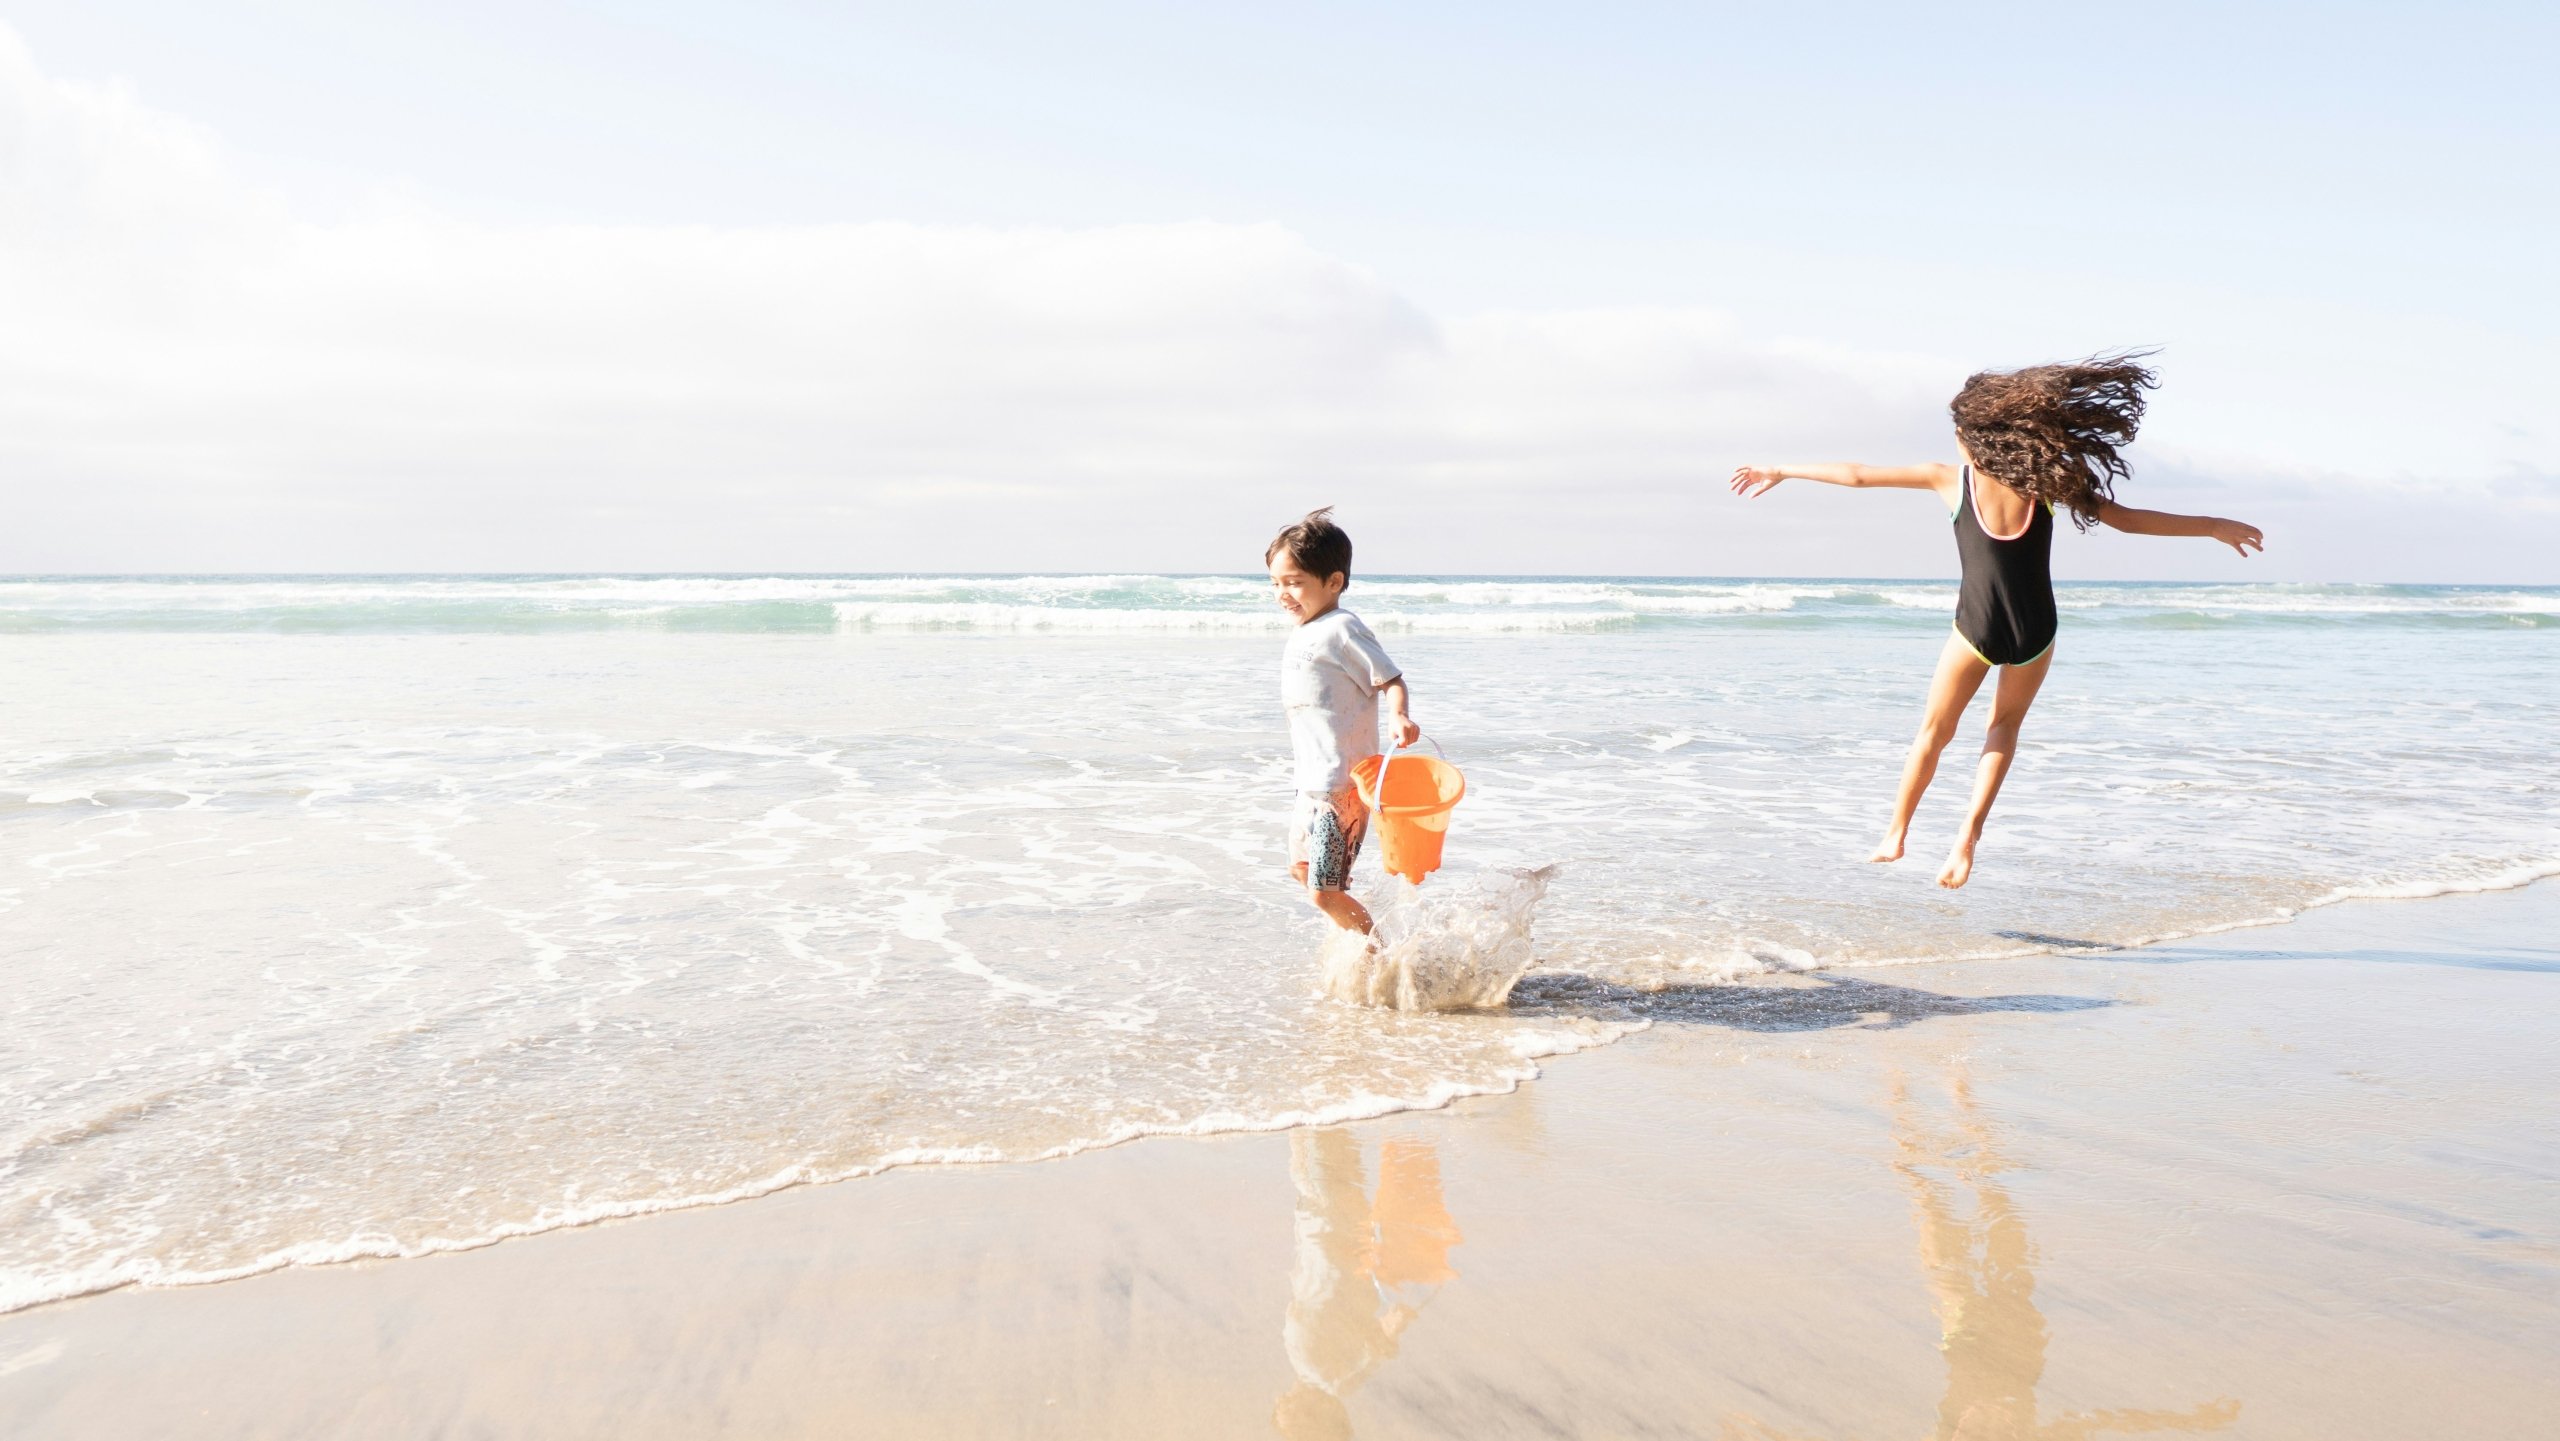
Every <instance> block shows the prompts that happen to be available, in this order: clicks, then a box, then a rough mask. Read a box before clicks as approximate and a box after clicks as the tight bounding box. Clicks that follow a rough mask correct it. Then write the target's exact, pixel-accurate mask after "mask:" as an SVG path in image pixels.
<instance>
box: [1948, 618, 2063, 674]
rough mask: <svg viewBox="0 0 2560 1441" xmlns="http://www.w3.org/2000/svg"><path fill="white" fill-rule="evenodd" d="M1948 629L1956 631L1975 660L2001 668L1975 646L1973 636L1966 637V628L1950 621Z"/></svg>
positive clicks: (1998, 663)
mask: <svg viewBox="0 0 2560 1441" xmlns="http://www.w3.org/2000/svg"><path fill="white" fill-rule="evenodd" d="M1947 629H1949V630H1951V631H1954V632H1955V633H1956V639H1957V640H1960V641H1962V642H1964V648H1965V649H1966V650H1969V651H1972V652H1973V658H1974V659H1975V660H1978V661H1980V662H1982V663H1983V664H1984V665H1987V666H1990V667H1992V668H1994V669H1997V668H1998V667H1999V665H2000V662H1998V661H1996V660H1993V659H1992V658H1991V657H1989V656H1987V655H1984V654H1983V653H1982V648H1981V647H1979V646H1977V645H1975V644H1974V643H1973V637H1971V636H1969V635H1966V634H1965V633H1964V627H1963V626H1960V625H1957V624H1956V623H1955V622H1953V621H1949V622H1947ZM2045 649H2047V650H2051V649H2053V647H2051V646H2047V647H2045Z"/></svg>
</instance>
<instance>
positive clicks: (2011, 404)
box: [1733, 355, 2266, 889]
mask: <svg viewBox="0 0 2560 1441" xmlns="http://www.w3.org/2000/svg"><path fill="white" fill-rule="evenodd" d="M2142 358H2143V357H2142V356H2140V355H2113V356H2096V357H2092V358H2090V359H2088V360H2081V361H2074V362H2071V363H2069V364H2066V365H2037V366H2030V367H2029V368H2027V369H2025V370H2014V371H2007V372H1999V371H1984V372H1982V373H1981V374H1979V375H1976V376H1974V377H1973V378H1972V379H1970V380H1967V381H1966V382H1965V383H1964V389H1962V390H1960V391H1958V392H1957V393H1956V398H1955V401H1954V403H1953V404H1951V405H1949V406H1948V407H1947V409H1948V411H1949V412H1950V413H1951V414H1952V415H1953V416H1954V418H1955V429H1956V451H1957V454H1958V455H1960V456H1961V457H1963V459H1962V462H1961V463H1960V464H1957V465H1906V466H1874V465H1782V466H1748V465H1746V466H1743V467H1741V468H1740V469H1738V470H1736V471H1734V473H1733V493H1734V494H1736V495H1742V496H1753V495H1763V494H1766V493H1767V492H1768V491H1769V490H1771V489H1772V488H1774V487H1775V486H1776V485H1777V484H1778V482H1780V481H1782V480H1818V481H1821V482H1823V483H1825V484H1827V485H1846V486H1855V487H1868V486H1880V487H1889V488H1893V489H1901V490H1928V491H1935V492H1936V493H1937V496H1938V499H1939V500H1940V501H1941V502H1942V503H1944V504H1945V505H1946V507H1947V509H1948V511H1949V512H1950V513H1951V514H1952V516H1953V517H1954V520H1955V532H1956V557H1957V559H1958V560H1959V561H1960V562H1961V563H1962V566H1963V576H1964V582H1963V585H1962V588H1961V589H1960V590H1959V591H1958V592H1957V596H1956V623H1955V633H1954V634H1953V635H1950V636H1949V637H1948V638H1947V644H1946V648H1945V649H1944V650H1943V651H1941V652H1940V653H1939V655H1938V673H1937V677H1936V678H1935V679H1934V680H1932V681H1931V682H1930V683H1929V702H1928V708H1927V709H1926V710H1925V711H1924V712H1923V713H1922V716H1921V720H1920V734H1919V736H1918V738H1917V739H1915V740H1913V741H1912V743H1911V754H1910V756H1909V758H1908V759H1906V760H1905V761H1904V763H1903V767H1902V789H1901V790H1900V791H1899V792H1898V793H1897V794H1896V795H1895V797H1894V802H1893V820H1892V822H1891V824H1889V825H1887V826H1886V827H1885V833H1884V840H1883V842H1882V843H1881V844H1879V845H1878V846H1877V847H1876V853H1875V855H1874V856H1873V857H1871V858H1870V859H1873V860H1879V861H1898V860H1900V859H1902V843H1903V837H1904V836H1905V835H1906V834H1907V833H1908V832H1909V831H1910V829H1911V813H1912V811H1914V810H1916V809H1917V808H1918V807H1919V805H1920V795H1921V793H1922V792H1923V791H1926V790H1927V789H1928V788H1929V780H1930V778H1931V777H1932V776H1935V775H1936V774H1937V773H1938V753H1939V752H1940V751H1943V750H1945V749H1946V747H1947V742H1948V741H1950V740H1952V739H1954V738H1955V733H1956V722H1957V721H1958V720H1960V719H1961V718H1962V717H1963V716H1964V710H1965V707H1966V706H1967V705H1969V704H1971V703H1972V701H1973V696H1974V692H1975V691H1977V690H1979V689H1981V687H1982V682H1983V678H1984V677H1986V676H1988V675H1990V674H1991V672H1992V670H1993V669H1994V668H1995V667H1997V668H1998V669H1999V670H2000V688H1999V691H1998V693H1997V694H1996V695H1995V696H1994V698H1993V700H1992V703H1991V726H1990V730H1989V731H1988V733H1987V734H1985V735H1984V737H1983V741H1982V764H1981V767H1980V769H1979V770H1977V771H1976V772H1975V775H1974V783H1973V809H1972V811H1971V812H1970V813H1968V814H1967V815H1966V817H1965V824H1964V830H1963V833H1962V834H1961V835H1959V836H1958V837H1957V839H1956V844H1955V849H1954V851H1953V852H1952V853H1950V854H1949V855H1948V857H1947V864H1946V866H1945V868H1944V869H1942V870H1940V871H1939V872H1938V884H1940V885H1942V886H1946V887H1948V888H1949V889H1953V888H1954V887H1957V886H1961V885H1963V884H1964V883H1965V882H1966V881H1967V880H1968V879H1970V878H1971V877H1972V875H1973V850H1974V847H1975V846H1976V845H1978V844H1980V843H1981V840H1982V823H1983V822H1984V820H1986V819H1988V818H1989V816H1990V814H1991V803H1992V801H1994V800H1995V799H1997V798H1998V797H1999V795H2000V782H2001V781H2002V780H2004V779H2006V778H2007V776H2008V774H2009V762H2010V760H2011V758H2012V757H2014V756H2015V755H2016V754H2017V750H2018V728H2019V726H2020V725H2022V724H2023V723H2024V722H2025V721H2026V718H2027V707H2028V706H2030V705H2032V704H2034V703H2035V698H2036V690H2037V688H2038V687H2040V686H2042V685H2043V684H2044V675H2045V671H2046V670H2047V669H2048V668H2050V667H2051V665H2052V664H2053V640H2054V634H2055V632H2056V631H2057V630H2058V629H2059V628H2060V617H2059V616H2058V615H2057V613H2056V612H2055V609H2054V603H2053V568H2052V557H2053V532H2054V517H2055V515H2056V513H2057V511H2058V510H2068V511H2070V512H2071V520H2072V524H2074V525H2075V526H2077V527H2078V528H2080V529H2082V530H2087V529H2088V528H2089V527H2090V526H2091V525H2092V524H2097V525H2106V526H2112V527H2114V528H2115V529H2117V530H2121V531H2127V532H2130V533H2132V534H2134V535H2194V536H2205V537H2209V538H2211V539H2213V540H2218V541H2221V542H2222V543H2223V544H2225V545H2227V546H2229V547H2231V548H2232V549H2233V550H2235V551H2238V552H2239V553H2240V554H2241V555H2243V556H2246V555H2248V554H2249V553H2250V552H2251V551H2253V550H2264V549H2265V548H2266V541H2265V539H2264V537H2262V536H2260V535H2259V533H2258V528H2257V527H2256V526H2253V525H2243V524H2241V523H2240V522H2239V521H2236V520H2222V519H2219V518H2217V517H2214V516H2205V515H2172V514H2170V513H2169V512H2167V511H2158V510H2135V509H2133V508H2131V507H2130V506H2123V505H2118V504H2117V503H2116V500H2115V482H2117V481H2119V480H2122V479H2124V478H2125V477H2126V476H2127V475H2129V474H2130V473H2131V469H2132V468H2131V467H2130V466H2129V465H2127V464H2126V462H2125V460H2124V457H2123V456H2122V455H2121V454H2119V453H2118V452H2119V448H2120V447H2123V446H2126V445H2130V444H2132V443H2133V436H2134V431H2135V430H2136V429H2137V428H2139V427H2140V426H2141V424H2142V406H2143V399H2144V397H2143V394H2142V393H2143V392H2144V391H2145V390H2149V389H2151V388H2153V387H2154V386H2155V385H2157V384H2158V382H2157V380H2156V379H2155V378H2154V377H2153V376H2152V373H2151V372H2150V371H2149V370H2148V369H2146V368H2145V367H2144V366H2143V365H2142V364H2141V363H2140V362H2141V360H2142Z"/></svg>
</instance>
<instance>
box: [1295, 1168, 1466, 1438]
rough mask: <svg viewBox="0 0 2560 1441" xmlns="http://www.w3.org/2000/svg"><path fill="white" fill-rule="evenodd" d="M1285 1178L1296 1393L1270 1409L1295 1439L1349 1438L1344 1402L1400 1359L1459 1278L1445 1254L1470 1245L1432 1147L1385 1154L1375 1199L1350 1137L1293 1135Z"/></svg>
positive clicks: (1347, 1415)
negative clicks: (1292, 1221) (1406, 1339)
mask: <svg viewBox="0 0 2560 1441" xmlns="http://www.w3.org/2000/svg"><path fill="white" fill-rule="evenodd" d="M1289 1179H1290V1180H1291V1181H1292V1182H1294V1183H1295V1184H1296V1186H1297V1189H1298V1246H1297V1261H1296V1264H1295V1265H1294V1266H1293V1267H1292V1269H1291V1271H1290V1273H1289V1314H1288V1319H1287V1321H1286V1322H1285V1323H1284V1324H1283V1325H1282V1328H1281V1340H1282V1344H1283V1345H1284V1346H1286V1347H1287V1349H1288V1353H1289V1364H1290V1366H1291V1367H1293V1368H1294V1369H1295V1370H1296V1371H1297V1373H1298V1384H1297V1385H1296V1386H1295V1387H1293V1388H1291V1389H1290V1391H1289V1392H1288V1394H1286V1395H1284V1396H1282V1397H1281V1398H1280V1402H1279V1404H1278V1405H1277V1406H1275V1407H1274V1408H1273V1409H1272V1414H1271V1424H1272V1425H1273V1426H1274V1427H1276V1428H1277V1429H1278V1430H1279V1432H1280V1434H1281V1435H1283V1436H1286V1437H1289V1438H1290V1441H1316V1438H1339V1437H1348V1436H1349V1435H1350V1434H1351V1417H1350V1413H1349V1411H1348V1410H1347V1409H1346V1408H1345V1406H1344V1404H1343V1403H1344V1400H1345V1398H1346V1397H1348V1396H1349V1395H1350V1393H1351V1392H1352V1391H1353V1390H1354V1389H1355V1388H1357V1387H1358V1386H1359V1385H1360V1383H1361V1382H1362V1381H1364V1380H1366V1379H1368V1376H1369V1373H1370V1372H1372V1371H1375V1370H1377V1369H1378V1367H1380V1366H1381V1365H1384V1364H1385V1363H1386V1361H1387V1359H1388V1358H1389V1357H1392V1356H1394V1355H1395V1353H1396V1342H1397V1339H1398V1338H1399V1337H1401V1336H1402V1335H1403V1334H1404V1329H1405V1327H1406V1326H1408V1325H1410V1324H1412V1322H1413V1318H1414V1317H1415V1316H1416V1315H1418V1314H1419V1313H1420V1312H1421V1310H1422V1308H1423V1306H1424V1304H1425V1303H1427V1302H1428V1301H1429V1300H1430V1299H1431V1297H1432V1295H1433V1294H1434V1293H1435V1292H1437V1291H1438V1290H1439V1289H1440V1284H1441V1283H1442V1282H1444V1281H1447V1280H1449V1279H1451V1278H1452V1277H1454V1276H1456V1275H1457V1274H1458V1273H1457V1271H1456V1270H1455V1269H1453V1268H1452V1267H1451V1266H1450V1265H1449V1251H1450V1249H1451V1248H1452V1247H1455V1246H1456V1245H1457V1244H1458V1243H1459V1241H1460V1240H1462V1239H1463V1238H1462V1237H1461V1236H1460V1235H1459V1234H1458V1227H1457V1224H1456V1223H1455V1222H1453V1221H1451V1220H1450V1219H1449V1209H1448V1207H1447V1205H1446V1204H1444V1203H1443V1202H1442V1200H1441V1196H1440V1158H1439V1156H1438V1155H1437V1153H1435V1152H1434V1151H1433V1150H1432V1149H1431V1146H1430V1143H1428V1142H1426V1141H1420V1140H1413V1139H1397V1140H1391V1141H1388V1142H1387V1143H1386V1144H1385V1145H1384V1146H1383V1147H1381V1148H1380V1150H1379V1154H1378V1190H1377V1194H1376V1195H1375V1196H1374V1197H1372V1196H1371V1195H1370V1194H1369V1189H1368V1183H1367V1180H1366V1178H1365V1176H1364V1175H1363V1173H1362V1169H1361V1164H1360V1143H1359V1141H1358V1139H1357V1138H1355V1137H1354V1136H1353V1135H1352V1134H1351V1133H1350V1132H1349V1131H1347V1130H1343V1129H1340V1128H1330V1127H1329V1128H1325V1129H1321V1130H1302V1131H1293V1132H1291V1133H1290V1136H1289Z"/></svg>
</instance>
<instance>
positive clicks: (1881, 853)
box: [1867, 831, 1902, 861]
mask: <svg viewBox="0 0 2560 1441" xmlns="http://www.w3.org/2000/svg"><path fill="white" fill-rule="evenodd" d="M1867 859H1868V860H1870V861H1898V860H1900V859H1902V832H1900V831H1893V832H1889V833H1888V834H1887V835H1886V836H1885V838H1884V839H1883V840H1880V841H1878V842H1876V853H1875V854H1874V855H1871V856H1869V857H1867Z"/></svg>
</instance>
